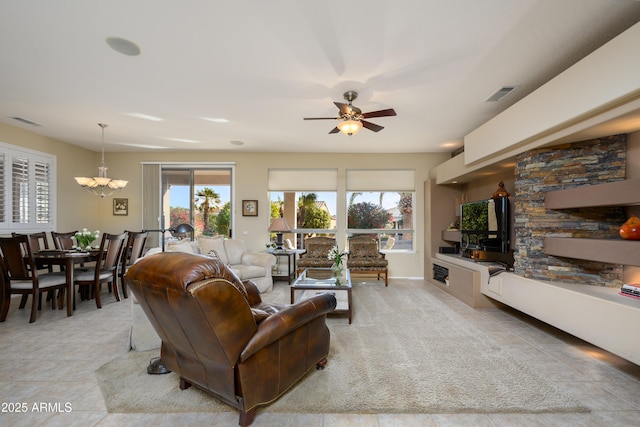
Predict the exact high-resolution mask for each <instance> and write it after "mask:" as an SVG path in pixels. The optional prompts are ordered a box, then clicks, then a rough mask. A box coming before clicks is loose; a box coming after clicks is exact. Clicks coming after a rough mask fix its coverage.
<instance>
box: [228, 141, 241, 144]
mask: <svg viewBox="0 0 640 427" xmlns="http://www.w3.org/2000/svg"><path fill="white" fill-rule="evenodd" d="M229 144H231V145H244V142H242V141H230V142H229Z"/></svg>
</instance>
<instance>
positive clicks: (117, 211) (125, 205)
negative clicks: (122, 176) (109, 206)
mask: <svg viewBox="0 0 640 427" xmlns="http://www.w3.org/2000/svg"><path fill="white" fill-rule="evenodd" d="M113 214H114V215H129V199H115V198H114V199H113Z"/></svg>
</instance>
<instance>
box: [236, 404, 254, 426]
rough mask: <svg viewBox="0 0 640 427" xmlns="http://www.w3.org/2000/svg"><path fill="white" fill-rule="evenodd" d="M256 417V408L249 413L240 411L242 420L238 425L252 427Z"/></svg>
mask: <svg viewBox="0 0 640 427" xmlns="http://www.w3.org/2000/svg"><path fill="white" fill-rule="evenodd" d="M255 417H256V408H253V409H251V410H250V411H249V412H243V411H240V420H238V425H239V426H242V427H246V426H250V425H251V423H253V419H254V418H255Z"/></svg>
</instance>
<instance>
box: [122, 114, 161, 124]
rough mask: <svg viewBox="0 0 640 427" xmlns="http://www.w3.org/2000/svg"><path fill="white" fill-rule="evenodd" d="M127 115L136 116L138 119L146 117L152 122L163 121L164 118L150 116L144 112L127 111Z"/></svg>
mask: <svg viewBox="0 0 640 427" xmlns="http://www.w3.org/2000/svg"><path fill="white" fill-rule="evenodd" d="M126 114H127V116H131V117H135V118H138V119H145V120H151V121H152V122H163V121H164V119H161V118H160V117H155V116H150V115H149V114H142V113H126Z"/></svg>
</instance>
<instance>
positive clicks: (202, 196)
mask: <svg viewBox="0 0 640 427" xmlns="http://www.w3.org/2000/svg"><path fill="white" fill-rule="evenodd" d="M196 197H197V199H196V200H195V203H196V207H197V208H198V210H199V211H200V212H202V217H203V218H202V219H203V221H204V227H203V230H202V233H203V234H204V233H206V231H207V230H208V229H209V212H211V211H216V210H218V209H219V207H220V195H219V194H218V193H216V192H215V191H214V190H213V189H211V188H209V187H205V188H203V189H202V190H200V191H198V193H197V194H196ZM198 203H199V204H198Z"/></svg>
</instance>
